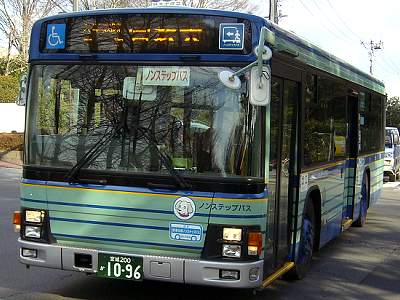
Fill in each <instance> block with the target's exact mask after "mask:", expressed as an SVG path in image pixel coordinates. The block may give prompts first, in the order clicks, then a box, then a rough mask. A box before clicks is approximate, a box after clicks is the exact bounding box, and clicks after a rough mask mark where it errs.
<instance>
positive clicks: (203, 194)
mask: <svg viewBox="0 0 400 300" xmlns="http://www.w3.org/2000/svg"><path fill="white" fill-rule="evenodd" d="M22 183H26V184H37V185H43V186H44V187H46V185H48V186H51V187H69V188H76V189H79V188H84V189H91V190H98V191H103V190H105V191H118V192H119V191H122V192H133V193H148V194H159V195H171V196H177V197H182V196H185V197H206V198H213V194H214V193H213V192H199V191H183V190H182V191H180V190H178V191H171V190H169V189H148V188H141V187H128V186H115V185H104V186H103V185H94V184H70V183H68V182H58V181H47V182H46V181H40V180H32V179H23V180H22ZM267 195H268V190H267V189H265V190H264V192H262V193H259V194H231V193H215V195H214V198H227V199H244V200H246V199H248V200H252V199H262V198H265V197H267Z"/></svg>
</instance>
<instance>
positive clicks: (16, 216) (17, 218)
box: [13, 211, 21, 225]
mask: <svg viewBox="0 0 400 300" xmlns="http://www.w3.org/2000/svg"><path fill="white" fill-rule="evenodd" d="M13 224H14V225H21V212H20V211H14V213H13Z"/></svg>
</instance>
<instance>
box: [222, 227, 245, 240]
mask: <svg viewBox="0 0 400 300" xmlns="http://www.w3.org/2000/svg"><path fill="white" fill-rule="evenodd" d="M222 237H223V239H224V240H225V241H235V242H240V241H241V240H242V229H241V228H224V229H223V234H222Z"/></svg>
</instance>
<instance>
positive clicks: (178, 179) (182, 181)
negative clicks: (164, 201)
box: [137, 127, 191, 189]
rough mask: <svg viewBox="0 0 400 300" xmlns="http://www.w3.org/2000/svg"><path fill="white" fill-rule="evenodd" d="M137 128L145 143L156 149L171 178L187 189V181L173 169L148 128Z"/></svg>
mask: <svg viewBox="0 0 400 300" xmlns="http://www.w3.org/2000/svg"><path fill="white" fill-rule="evenodd" d="M137 129H138V130H139V131H140V132H141V133H142V135H143V137H144V138H145V139H146V140H147V143H148V144H149V145H151V146H153V147H154V148H155V149H156V151H157V154H158V157H159V158H160V160H161V162H162V163H163V165H164V166H165V167H166V168H167V170H168V172H169V173H170V174H171V176H172V178H173V179H174V180H175V181H176V183H177V184H178V186H179V187H180V188H181V189H189V188H190V187H191V185H190V184H189V183H187V182H186V180H185V179H184V178H183V177H182V176H181V175H180V174H179V173H178V172H177V171H176V170H175V168H174V166H173V165H172V163H171V160H170V158H169V156H167V155H166V154H165V153H163V151H161V150H160V149H159V148H158V145H157V141H156V140H155V139H154V138H152V137H151V136H150V135H149V134H148V129H147V128H144V127H138V128H137Z"/></svg>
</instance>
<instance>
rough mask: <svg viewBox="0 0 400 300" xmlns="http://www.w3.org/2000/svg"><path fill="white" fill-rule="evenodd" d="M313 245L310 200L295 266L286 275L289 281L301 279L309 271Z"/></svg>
mask: <svg viewBox="0 0 400 300" xmlns="http://www.w3.org/2000/svg"><path fill="white" fill-rule="evenodd" d="M314 245H315V211H314V205H313V203H312V199H308V201H307V207H306V209H305V213H304V215H303V221H302V225H301V237H300V245H299V250H298V255H297V258H296V264H295V266H294V268H293V269H291V270H290V271H289V272H288V273H287V275H288V276H287V277H288V278H290V279H302V278H304V277H305V275H306V273H307V272H308V270H309V269H310V266H311V261H312V257H313V253H314Z"/></svg>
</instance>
